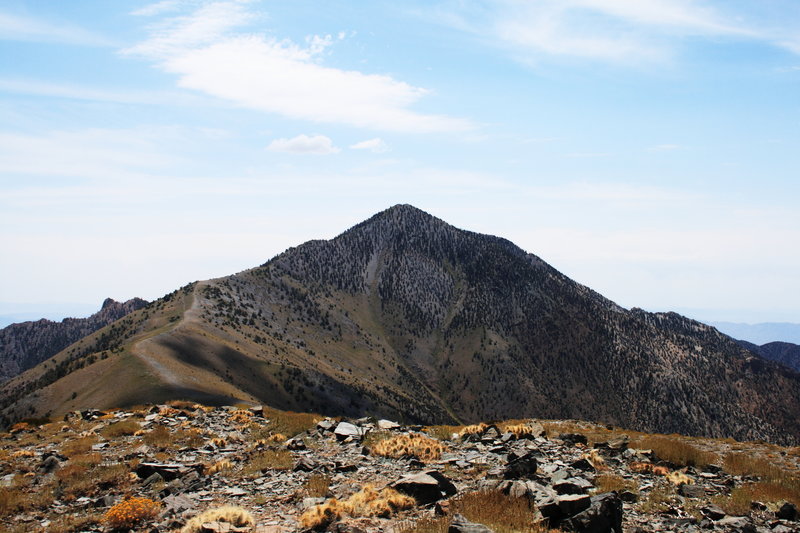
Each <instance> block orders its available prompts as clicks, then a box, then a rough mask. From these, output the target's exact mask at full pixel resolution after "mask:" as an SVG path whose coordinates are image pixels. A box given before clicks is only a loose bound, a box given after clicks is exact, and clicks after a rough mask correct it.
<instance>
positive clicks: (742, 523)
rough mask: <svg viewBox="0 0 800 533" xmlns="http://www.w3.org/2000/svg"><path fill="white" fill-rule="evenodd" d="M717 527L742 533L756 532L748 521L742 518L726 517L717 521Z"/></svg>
mask: <svg viewBox="0 0 800 533" xmlns="http://www.w3.org/2000/svg"><path fill="white" fill-rule="evenodd" d="M717 526H719V527H724V528H728V529H729V530H732V531H736V532H742V533H755V530H756V528H755V527H754V526H753V524H752V523H751V522H750V520H749V519H748V518H746V517H744V516H726V517H725V518H723V519H722V520H718V521H717Z"/></svg>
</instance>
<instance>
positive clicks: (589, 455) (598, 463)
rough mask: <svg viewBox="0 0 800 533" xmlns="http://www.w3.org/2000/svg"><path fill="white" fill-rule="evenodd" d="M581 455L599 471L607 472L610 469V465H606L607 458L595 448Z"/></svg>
mask: <svg viewBox="0 0 800 533" xmlns="http://www.w3.org/2000/svg"><path fill="white" fill-rule="evenodd" d="M581 457H583V458H584V459H586V460H587V461H589V463H591V465H592V466H593V467H594V469H595V470H597V471H598V472H605V471H607V470H608V469H609V468H608V465H606V460H605V459H603V456H602V455H600V454H599V453H598V451H597V450H595V449H592V450H590V451H588V452H586V453H584V454H583V455H582V456H581Z"/></svg>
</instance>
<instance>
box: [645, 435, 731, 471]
mask: <svg viewBox="0 0 800 533" xmlns="http://www.w3.org/2000/svg"><path fill="white" fill-rule="evenodd" d="M630 446H631V448H637V449H641V450H653V453H655V454H656V456H657V457H658V458H659V459H661V460H662V461H667V462H670V463H673V464H675V465H678V466H696V467H703V466H706V465H709V464H714V463H717V462H719V456H718V455H717V454H715V453H712V452H709V451H706V450H701V449H700V448H698V447H696V446H693V445H691V444H689V443H688V442H686V441H685V437H668V436H660V435H647V436H643V437H640V438H638V439H636V440H634V441H632V442H631V443H630Z"/></svg>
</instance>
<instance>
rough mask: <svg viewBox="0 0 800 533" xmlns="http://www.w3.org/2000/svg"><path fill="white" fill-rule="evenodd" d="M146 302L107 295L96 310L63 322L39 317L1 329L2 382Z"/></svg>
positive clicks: (0, 375) (0, 373) (0, 357)
mask: <svg viewBox="0 0 800 533" xmlns="http://www.w3.org/2000/svg"><path fill="white" fill-rule="evenodd" d="M146 305H147V302H146V301H144V300H142V299H140V298H133V299H131V300H128V301H127V302H122V303H121V302H116V301H114V300H112V299H111V298H107V299H106V301H104V302H103V307H102V308H101V309H100V311H98V312H97V313H95V314H93V315H91V316H89V317H87V318H65V319H64V320H62V321H61V322H53V321H51V320H46V319H42V320H37V321H31V322H20V323H17V324H11V325H9V326H7V327H5V328H3V329H0V382H3V381H6V380H7V379H9V378H11V377H13V376H16V375H17V374H19V373H21V372H24V371H25V370H27V369H29V368H32V367H34V366H36V365H38V364H39V363H41V362H42V361H45V360H46V359H49V358H50V357H52V356H53V355H55V354H57V353H58V352H60V351H61V350H63V349H64V348H66V347H67V346H69V345H70V344H72V343H73V342H75V341H77V340H80V339H82V338H83V337H85V336H87V335H89V334H91V333H93V332H95V331H97V330H98V329H100V328H102V327H103V326H106V325H108V324H110V323H112V322H114V321H115V320H119V319H120V318H122V317H123V316H125V315H127V314H128V313H130V312H131V311H136V310H137V309H141V308H143V307H144V306H146Z"/></svg>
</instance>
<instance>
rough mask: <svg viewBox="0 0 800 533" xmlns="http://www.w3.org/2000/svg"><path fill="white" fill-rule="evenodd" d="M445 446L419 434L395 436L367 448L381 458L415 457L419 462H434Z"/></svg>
mask: <svg viewBox="0 0 800 533" xmlns="http://www.w3.org/2000/svg"><path fill="white" fill-rule="evenodd" d="M445 449H446V448H445V446H444V445H443V444H442V443H441V442H439V441H438V440H436V439H432V438H430V437H426V436H425V435H421V434H419V433H409V434H405V435H396V436H394V437H391V438H388V439H384V440H381V441H378V442H376V443H375V444H374V445H372V446H371V447H369V451H370V453H373V454H375V455H380V456H382V457H392V458H395V459H399V458H400V457H416V458H417V459H419V460H420V461H436V460H437V459H439V458H440V457H441V456H442V452H444V451H445Z"/></svg>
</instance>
